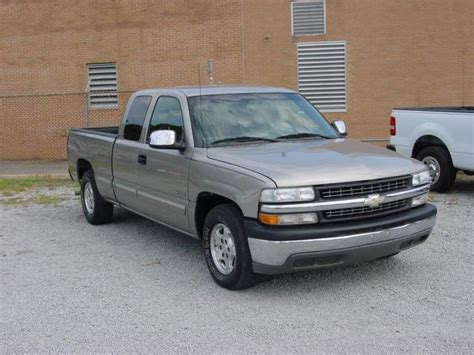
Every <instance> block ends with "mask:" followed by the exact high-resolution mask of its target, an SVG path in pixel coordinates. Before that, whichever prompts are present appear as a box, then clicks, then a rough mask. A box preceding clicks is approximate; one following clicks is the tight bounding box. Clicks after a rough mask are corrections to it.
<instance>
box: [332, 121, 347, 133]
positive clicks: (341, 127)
mask: <svg viewBox="0 0 474 355" xmlns="http://www.w3.org/2000/svg"><path fill="white" fill-rule="evenodd" d="M331 125H332V126H333V127H334V128H335V129H336V131H337V132H338V133H339V134H340V135H341V136H343V137H345V136H347V128H346V124H345V123H344V121H341V120H337V121H333V122H332V123H331Z"/></svg>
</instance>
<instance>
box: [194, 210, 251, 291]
mask: <svg viewBox="0 0 474 355" xmlns="http://www.w3.org/2000/svg"><path fill="white" fill-rule="evenodd" d="M203 243H204V256H205V258H206V263H207V266H208V268H209V271H210V273H211V275H212V277H213V279H214V280H215V281H216V282H217V284H219V285H220V286H222V287H225V288H227V289H229V290H239V289H244V288H248V287H251V286H254V285H255V284H256V282H257V278H256V276H257V275H256V274H255V273H254V272H253V270H252V258H251V256H250V250H249V246H248V242H247V237H246V235H245V230H244V226H243V217H242V213H241V212H240V210H239V209H238V208H237V207H235V206H234V205H231V204H225V205H220V206H217V207H214V208H213V209H212V210H211V211H210V212H209V214H208V215H207V217H206V220H205V222H204V230H203Z"/></svg>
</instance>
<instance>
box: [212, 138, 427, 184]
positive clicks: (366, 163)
mask: <svg viewBox="0 0 474 355" xmlns="http://www.w3.org/2000/svg"><path fill="white" fill-rule="evenodd" d="M207 156H208V158H209V159H212V160H217V161H221V162H224V163H227V164H231V165H236V166H239V167H241V168H245V169H249V170H252V171H254V172H257V173H259V174H262V175H265V176H266V177H268V178H270V179H272V180H273V181H274V182H275V184H276V185H277V186H278V187H284V186H303V185H320V184H321V185H322V184H332V183H342V182H351V181H362V180H372V179H382V178H388V177H394V176H401V175H406V174H410V173H415V172H419V171H421V170H423V168H424V167H423V164H421V163H420V162H418V161H416V160H414V159H407V158H404V157H402V156H401V155H399V154H398V153H395V152H392V151H390V150H388V149H385V148H380V147H377V146H374V145H371V144H367V143H362V142H359V141H356V140H352V139H331V140H326V139H325V140H323V139H321V140H310V141H298V142H295V141H292V142H276V143H268V144H248V145H239V146H227V147H216V148H209V149H207Z"/></svg>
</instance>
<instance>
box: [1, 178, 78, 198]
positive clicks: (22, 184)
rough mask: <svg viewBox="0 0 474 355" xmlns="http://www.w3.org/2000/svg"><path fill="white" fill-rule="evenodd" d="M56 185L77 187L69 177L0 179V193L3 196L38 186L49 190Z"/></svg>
mask: <svg viewBox="0 0 474 355" xmlns="http://www.w3.org/2000/svg"><path fill="white" fill-rule="evenodd" d="M58 187H71V188H74V187H78V184H77V183H76V182H74V181H71V180H69V179H57V178H54V179H53V178H51V179H48V178H37V179H35V178H28V179H0V193H1V194H2V195H3V196H12V195H14V194H16V193H20V192H25V191H28V190H32V189H38V188H46V189H50V190H51V189H55V188H58Z"/></svg>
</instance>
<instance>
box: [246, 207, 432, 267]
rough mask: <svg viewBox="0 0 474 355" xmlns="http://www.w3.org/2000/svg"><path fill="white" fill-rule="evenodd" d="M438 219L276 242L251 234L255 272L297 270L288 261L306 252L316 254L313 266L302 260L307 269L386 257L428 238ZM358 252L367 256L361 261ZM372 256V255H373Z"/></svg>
mask: <svg viewBox="0 0 474 355" xmlns="http://www.w3.org/2000/svg"><path fill="white" fill-rule="evenodd" d="M435 220H436V217H434V216H433V217H430V218H426V219H423V220H420V221H416V222H413V223H407V224H404V225H400V226H397V227H393V228H388V229H384V230H379V231H373V232H369V233H360V234H352V235H344V236H340V237H333V238H318V239H304V240H289V241H273V240H263V239H256V238H251V237H250V236H249V238H248V243H249V248H250V253H251V255H252V260H253V263H254V270H255V271H256V272H261V273H279V272H288V271H294V270H295V269H297V267H293V266H292V265H291V264H289V262H290V259H292V257H293V259H295V260H296V259H301V257H300V256H303V257H304V256H305V255H306V256H308V257H313V259H315V260H314V264H313V265H307V264H305V263H302V265H303V268H306V269H307V268H317V267H325V266H332V265H338V264H344V263H347V262H353V261H363V260H370V259H375V258H377V257H382V256H384V255H383V254H384V253H385V255H389V254H393V253H397V252H398V251H400V250H402V249H406V248H408V247H411V246H414V245H415V244H417V243H418V242H422V241H424V240H425V239H426V238H424V239H422V237H425V236H426V237H428V235H429V234H430V233H431V230H432V229H433V227H434V225H435ZM362 250H363V252H362ZM357 253H359V254H364V255H365V256H366V257H364V258H362V259H363V260H361V259H360V258H358V255H357ZM318 255H321V256H323V257H327V256H331V257H332V259H331V260H332V262H328V263H318V260H317V258H318ZM371 255H372V256H373V257H370V256H371ZM337 256H340V257H339V258H338V257H337ZM327 260H329V259H327Z"/></svg>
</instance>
